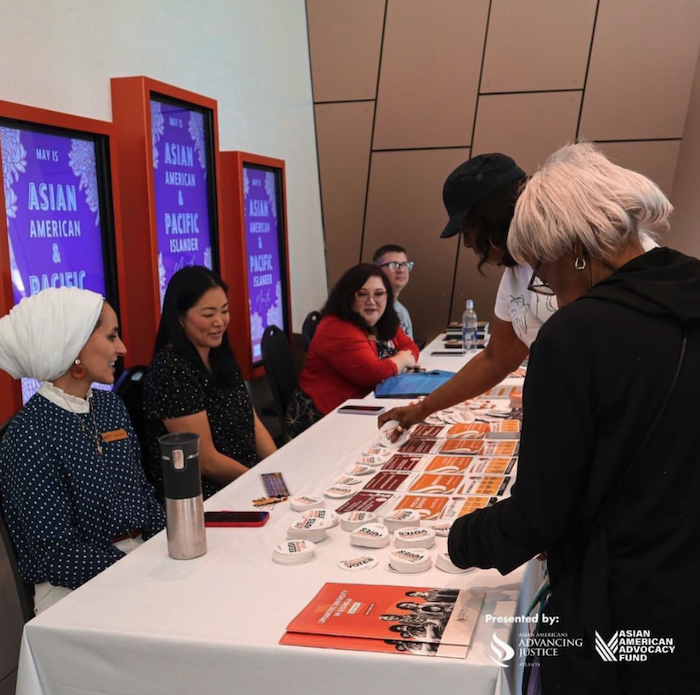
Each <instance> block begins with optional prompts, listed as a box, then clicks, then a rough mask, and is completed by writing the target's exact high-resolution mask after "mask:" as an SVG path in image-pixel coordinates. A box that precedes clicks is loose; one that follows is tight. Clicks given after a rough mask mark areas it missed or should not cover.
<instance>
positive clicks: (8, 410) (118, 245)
mask: <svg viewBox="0 0 700 695" xmlns="http://www.w3.org/2000/svg"><path fill="white" fill-rule="evenodd" d="M0 117H2V118H9V119H14V120H18V121H25V122H26V123H29V124H35V125H40V126H48V127H52V128H65V129H67V130H75V131H79V132H84V133H88V134H91V135H97V136H106V137H107V141H108V143H109V147H108V149H109V174H110V179H111V181H110V186H111V196H112V210H113V217H114V252H115V255H116V258H115V266H116V280H117V296H118V297H119V313H120V318H121V333H122V337H123V338H124V342H125V343H126V344H127V347H128V345H129V343H130V342H131V338H132V335H133V333H132V331H131V324H130V321H129V307H128V305H127V300H126V277H125V275H126V273H125V258H126V257H125V254H124V244H123V240H122V235H121V211H120V202H121V196H120V188H119V178H118V176H117V172H118V171H119V166H118V161H117V159H118V152H117V148H116V142H115V130H114V126H113V124H112V123H109V122H108V121H98V120H95V119H92V118H84V117H82V116H74V115H71V114H67V113H62V112H60V111H49V110H47V109H41V108H38V107H35V106H26V105H24V104H17V103H14V102H9V101H0ZM1 147H2V145H0V148H1ZM0 211H2V214H0V316H4V315H5V314H7V313H8V312H9V311H10V309H11V308H12V306H13V305H14V298H13V295H12V277H11V272H10V246H9V243H8V230H7V217H6V215H5V190H4V187H3V186H0ZM105 213H106V211H105ZM105 213H101V214H105ZM128 356H129V355H128V353H127V357H128ZM0 393H2V394H3V396H4V395H5V394H8V397H3V398H0V423H3V422H5V420H7V419H9V418H11V417H12V416H13V415H14V414H15V413H16V412H17V411H18V410H19V409H20V408H21V407H22V390H21V385H20V382H19V380H15V379H13V378H12V377H11V376H10V375H9V374H7V373H6V372H3V371H1V370H0Z"/></svg>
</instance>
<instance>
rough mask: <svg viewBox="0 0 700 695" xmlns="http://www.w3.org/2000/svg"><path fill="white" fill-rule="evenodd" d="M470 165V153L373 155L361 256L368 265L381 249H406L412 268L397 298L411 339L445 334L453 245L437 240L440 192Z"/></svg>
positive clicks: (442, 221) (443, 217) (440, 223)
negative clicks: (387, 246)
mask: <svg viewBox="0 0 700 695" xmlns="http://www.w3.org/2000/svg"><path fill="white" fill-rule="evenodd" d="M467 159H469V149H468V148H464V149H454V150H424V151H413V152H375V153H374V154H373V155H372V171H371V174H370V189H369V199H368V201H367V223H366V228H365V242H364V247H363V252H362V257H363V259H364V260H366V261H369V260H371V258H372V254H373V253H374V251H375V250H376V249H377V248H378V247H379V246H381V245H382V244H390V243H396V244H401V245H402V246H405V247H406V250H407V253H408V257H409V259H411V260H413V261H415V263H416V266H415V268H414V269H413V272H412V273H411V280H410V282H409V283H408V285H407V286H406V289H404V290H403V292H402V293H401V302H402V303H403V304H405V306H406V307H407V309H408V310H409V312H410V314H411V319H412V321H413V327H414V334H415V336H416V338H418V339H422V338H433V337H435V336H436V335H437V334H438V333H440V332H441V331H444V330H445V326H446V322H447V316H448V312H449V305H450V296H451V294H452V279H453V274H454V265H455V253H456V249H457V240H456V239H440V233H441V232H442V229H443V227H444V226H445V224H447V219H448V218H447V213H446V212H445V208H444V207H443V205H442V186H443V183H444V182H445V179H446V178H447V176H448V174H449V173H450V172H451V171H452V170H453V169H454V168H455V167H457V166H458V165H459V164H461V163H462V162H464V161H466V160H467Z"/></svg>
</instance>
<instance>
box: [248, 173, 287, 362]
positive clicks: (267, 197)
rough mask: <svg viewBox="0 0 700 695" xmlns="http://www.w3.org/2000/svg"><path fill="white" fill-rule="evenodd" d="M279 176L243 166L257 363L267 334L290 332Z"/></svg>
mask: <svg viewBox="0 0 700 695" xmlns="http://www.w3.org/2000/svg"><path fill="white" fill-rule="evenodd" d="M278 180H279V179H278V177H277V175H276V174H275V173H274V172H272V171H268V170H265V169H256V168H253V167H247V166H246V167H243V201H244V206H245V233H246V249H247V251H248V259H247V260H248V297H249V301H250V329H251V343H252V344H251V348H252V355H253V362H258V361H260V359H261V353H260V341H261V339H262V334H263V331H264V330H265V329H266V328H267V327H268V326H272V325H275V326H277V327H278V328H281V329H282V330H286V328H287V327H286V326H285V320H284V301H283V296H282V291H283V290H282V274H281V272H280V271H281V269H280V251H279V230H278V226H277V225H278V220H277V195H278V191H277V182H278Z"/></svg>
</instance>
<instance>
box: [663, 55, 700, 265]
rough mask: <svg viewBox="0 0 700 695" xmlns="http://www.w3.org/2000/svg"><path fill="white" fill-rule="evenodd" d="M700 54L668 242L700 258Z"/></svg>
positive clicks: (675, 183)
mask: <svg viewBox="0 0 700 695" xmlns="http://www.w3.org/2000/svg"><path fill="white" fill-rule="evenodd" d="M699 192H700V57H699V58H698V62H697V68H696V70H695V80H694V84H693V90H692V92H691V96H690V106H689V107H688V115H687V118H686V121H685V129H684V131H683V140H682V142H681V146H680V150H679V153H678V166H677V167H676V176H675V179H674V182H673V193H672V195H671V202H672V203H673V205H674V207H675V212H674V214H673V217H672V218H671V231H670V232H669V233H668V235H667V238H666V242H667V244H668V245H669V246H671V247H673V248H674V249H678V250H679V251H683V253H688V254H690V255H691V256H696V257H698V258H700V195H698V193H699Z"/></svg>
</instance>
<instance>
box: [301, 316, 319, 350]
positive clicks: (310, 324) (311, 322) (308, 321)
mask: <svg viewBox="0 0 700 695" xmlns="http://www.w3.org/2000/svg"><path fill="white" fill-rule="evenodd" d="M322 318H323V314H322V313H321V312H320V311H311V312H309V314H308V315H307V317H306V318H305V319H304V324H303V325H302V327H301V337H302V338H303V339H304V349H305V350H308V349H309V345H311V339H312V338H313V337H314V333H315V332H316V327H317V326H318V324H319V321H320V320H321V319H322Z"/></svg>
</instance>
